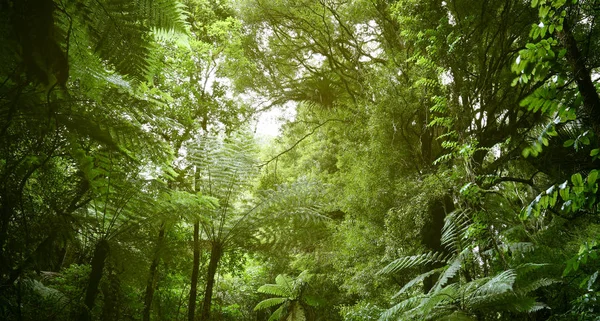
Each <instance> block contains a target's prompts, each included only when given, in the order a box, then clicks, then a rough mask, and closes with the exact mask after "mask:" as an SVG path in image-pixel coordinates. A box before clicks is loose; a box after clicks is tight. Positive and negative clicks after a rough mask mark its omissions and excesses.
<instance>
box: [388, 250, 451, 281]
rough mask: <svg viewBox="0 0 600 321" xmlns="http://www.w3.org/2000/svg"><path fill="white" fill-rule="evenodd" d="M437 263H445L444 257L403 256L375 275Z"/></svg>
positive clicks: (439, 255)
mask: <svg viewBox="0 0 600 321" xmlns="http://www.w3.org/2000/svg"><path fill="white" fill-rule="evenodd" d="M438 262H446V255H444V254H443V253H434V252H428V253H423V254H418V255H412V256H405V257H401V258H399V259H396V260H394V261H392V262H391V263H390V264H388V265H387V266H386V267H384V268H383V269H381V270H380V271H379V272H377V274H379V275H385V274H392V273H396V272H398V271H401V270H404V269H409V268H413V267H418V266H422V265H425V264H430V263H438Z"/></svg>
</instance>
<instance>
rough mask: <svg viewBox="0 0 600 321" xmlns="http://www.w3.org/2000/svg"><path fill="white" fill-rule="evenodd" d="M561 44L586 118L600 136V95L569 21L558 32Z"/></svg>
mask: <svg viewBox="0 0 600 321" xmlns="http://www.w3.org/2000/svg"><path fill="white" fill-rule="evenodd" d="M558 38H559V40H560V42H561V44H562V45H563V46H564V47H565V49H567V53H566V55H565V57H566V58H567V62H568V63H569V65H570V67H571V69H572V71H573V77H574V78H575V83H576V84H577V89H578V90H579V93H580V94H581V97H582V98H583V108H584V111H585V114H586V115H585V116H586V118H587V119H584V120H585V121H586V122H587V123H588V124H589V125H590V126H591V127H592V128H593V129H594V134H596V136H597V137H600V97H599V96H598V93H597V92H596V87H595V86H594V82H593V81H592V77H591V74H590V71H589V69H588V68H587V66H586V65H585V60H586V59H585V57H582V55H581V52H580V51H579V48H577V40H576V39H575V37H574V36H573V32H572V30H571V26H570V25H569V23H568V22H567V21H565V22H564V24H563V31H562V32H560V33H559V34H558Z"/></svg>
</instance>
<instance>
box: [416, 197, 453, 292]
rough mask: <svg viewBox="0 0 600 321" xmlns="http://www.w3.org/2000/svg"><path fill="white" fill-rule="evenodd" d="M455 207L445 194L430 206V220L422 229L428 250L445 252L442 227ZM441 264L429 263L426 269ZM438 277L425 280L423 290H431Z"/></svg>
mask: <svg viewBox="0 0 600 321" xmlns="http://www.w3.org/2000/svg"><path fill="white" fill-rule="evenodd" d="M453 208H454V204H453V202H452V198H451V197H450V195H445V196H444V198H443V199H440V200H436V201H435V202H434V203H433V204H431V205H430V206H429V213H428V214H429V222H428V223H426V224H425V226H424V227H423V230H422V231H421V235H422V242H423V245H424V246H425V248H426V249H427V250H428V251H431V252H435V253H443V252H445V249H444V248H443V247H442V229H443V228H444V219H445V218H446V214H447V212H450V211H452V210H453ZM441 266H442V264H441V263H432V264H427V266H425V269H426V270H427V271H430V270H432V269H435V268H439V267H441ZM437 278H438V275H431V276H429V277H427V278H425V280H423V290H424V292H425V293H427V292H429V290H431V288H432V287H433V285H434V284H435V282H436V281H437Z"/></svg>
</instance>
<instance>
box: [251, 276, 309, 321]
mask: <svg viewBox="0 0 600 321" xmlns="http://www.w3.org/2000/svg"><path fill="white" fill-rule="evenodd" d="M311 278H312V275H310V274H309V273H308V271H303V272H302V273H300V274H299V275H298V276H297V277H296V278H291V277H289V276H287V275H283V274H279V275H277V277H276V278H275V284H265V285H263V286H261V287H260V288H258V290H257V291H258V292H260V293H265V294H269V295H276V296H278V297H276V298H270V299H265V300H263V301H261V302H259V303H258V304H257V305H256V306H255V307H254V310H255V311H256V310H263V309H267V308H271V307H275V306H278V305H280V307H279V308H277V309H276V310H275V312H273V314H271V317H270V318H269V321H273V320H289V321H295V320H306V315H307V314H308V313H309V311H308V310H307V309H308V308H309V307H310V306H313V305H315V302H314V299H312V298H311V297H310V296H309V295H307V294H306V293H305V292H306V289H307V287H308V283H309V282H310V279H311Z"/></svg>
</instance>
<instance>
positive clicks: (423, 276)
mask: <svg viewBox="0 0 600 321" xmlns="http://www.w3.org/2000/svg"><path fill="white" fill-rule="evenodd" d="M441 271H442V268H438V269H433V270H430V271H427V272H425V273H422V274H420V275H418V276H417V277H415V278H413V279H412V280H410V281H408V283H406V284H405V285H404V286H403V287H402V288H401V289H400V291H398V292H396V294H395V295H394V296H393V297H392V299H396V298H398V297H399V296H400V295H402V294H404V293H406V291H407V290H408V289H410V288H412V287H413V286H415V285H417V284H419V283H421V282H422V281H423V280H425V279H426V278H428V277H430V276H432V275H434V274H436V273H439V272H441Z"/></svg>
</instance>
